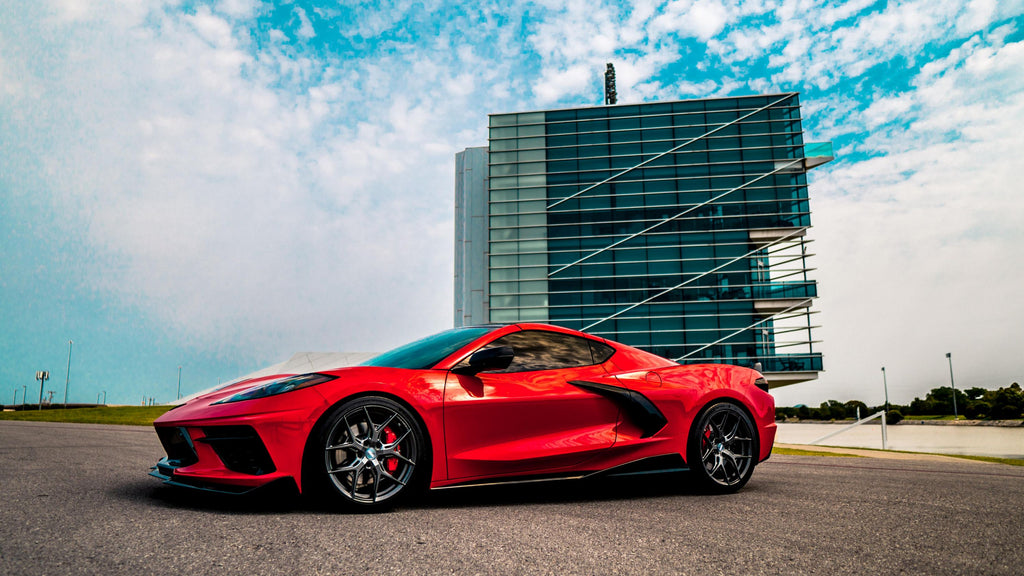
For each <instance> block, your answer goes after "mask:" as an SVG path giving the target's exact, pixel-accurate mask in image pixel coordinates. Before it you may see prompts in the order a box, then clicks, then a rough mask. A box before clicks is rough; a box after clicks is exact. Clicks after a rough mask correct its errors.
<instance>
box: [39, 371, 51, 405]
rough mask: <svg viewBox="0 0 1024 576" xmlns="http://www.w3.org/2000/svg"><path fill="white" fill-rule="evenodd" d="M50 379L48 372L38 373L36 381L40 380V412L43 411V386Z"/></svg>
mask: <svg viewBox="0 0 1024 576" xmlns="http://www.w3.org/2000/svg"><path fill="white" fill-rule="evenodd" d="M49 379H50V373H49V372H47V371H46V370H40V371H39V372H36V380H39V410H42V409H43V384H45V383H46V381H47V380H49Z"/></svg>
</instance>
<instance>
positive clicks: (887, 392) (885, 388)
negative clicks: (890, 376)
mask: <svg viewBox="0 0 1024 576" xmlns="http://www.w3.org/2000/svg"><path fill="white" fill-rule="evenodd" d="M882 388H883V389H884V390H885V412H886V414H888V413H889V383H888V382H886V380H885V366H882Z"/></svg>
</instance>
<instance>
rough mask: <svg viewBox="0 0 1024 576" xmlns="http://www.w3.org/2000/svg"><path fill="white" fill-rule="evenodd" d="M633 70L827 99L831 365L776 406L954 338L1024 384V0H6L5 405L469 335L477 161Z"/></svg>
mask: <svg viewBox="0 0 1024 576" xmlns="http://www.w3.org/2000/svg"><path fill="white" fill-rule="evenodd" d="M607 62H612V63H614V65H615V69H616V72H617V81H618V94H619V103H620V104H627V103H637V102H652V101H658V100H678V99H687V98H703V97H715V96H730V95H749V94H760V93H778V92H789V91H796V92H800V94H801V102H802V113H803V117H804V130H805V140H806V141H811V142H814V141H831V142H833V144H834V147H835V150H836V160H835V161H834V162H832V163H830V164H827V165H825V166H823V167H821V168H817V169H815V170H814V171H812V172H811V173H809V182H810V197H811V210H812V217H811V218H812V224H813V228H812V229H811V230H810V233H809V238H810V239H811V240H812V241H813V244H812V245H811V246H812V250H811V251H812V252H813V253H814V254H815V256H814V257H813V258H812V259H811V264H812V266H813V267H814V268H815V271H814V273H813V276H814V278H815V279H816V280H817V281H818V293H819V295H820V297H819V299H818V300H816V301H815V303H814V310H815V311H817V314H816V315H815V316H814V323H815V325H819V326H820V328H819V329H817V330H816V331H815V337H816V339H820V340H821V342H820V343H819V344H817V345H816V346H817V347H816V350H817V351H821V352H822V353H823V354H824V365H825V372H823V373H822V374H821V376H820V378H819V379H818V380H816V381H813V382H808V383H804V384H799V385H795V386H790V387H786V388H781V389H778V390H777V391H775V395H776V399H777V403H778V404H779V405H794V404H799V403H803V404H808V405H817V404H819V403H820V402H823V401H825V400H827V399H836V400H840V401H846V400H850V399H860V400H863V401H865V402H867V403H868V404H880V403H881V402H882V401H883V382H882V374H881V367H882V366H884V367H886V375H887V383H888V391H889V398H890V400H891V401H892V402H901V403H906V402H909V401H910V400H912V399H913V398H914V397H917V396H922V397H923V396H924V395H925V394H926V393H927V391H928V390H930V389H931V388H934V387H937V386H944V385H948V384H949V379H950V372H949V364H948V363H947V359H946V356H945V355H946V353H947V352H948V353H951V354H952V365H953V370H954V375H955V382H956V385H957V387H958V388H959V387H963V388H968V387H972V386H980V387H985V388H998V387H1000V386H1007V385H1009V384H1010V383H1011V382H1024V362H1022V360H1024V336H1022V331H1021V328H1020V327H1021V326H1022V325H1024V298H1021V297H1020V292H1021V288H1022V286H1024V197H1022V193H1024V185H1022V183H1021V177H1020V176H1019V174H1018V173H1019V172H1020V169H1021V168H1022V167H1024V163H1022V161H1021V157H1022V155H1024V0H999V1H997V0H972V1H967V0H965V1H960V0H944V1H942V2H937V1H935V0H907V1H891V2H886V1H868V0H852V1H849V2H835V1H832V2H826V1H817V0H735V1H731V0H673V1H667V2H664V1H645V0H641V1H637V2H632V3H619V2H610V3H609V2H602V1H600V0H586V1H576V0H570V1H568V2H565V1H547V0H540V1H530V2H520V1H517V0H501V1H500V2H492V1H487V0H483V1H480V2H473V3H453V2H441V1H433V0H425V1H416V2H413V1H407V0H398V1H393V2H389V1H381V2H351V1H344V2H326V1H302V0H296V1H294V2H287V1H279V2H273V3H272V2H258V1H255V0H223V1H220V2H197V1H184V0H36V1H33V2H17V1H13V0H0V400H2V402H3V403H11V402H13V401H14V400H15V399H17V400H18V402H20V401H21V398H22V397H23V395H24V394H25V393H27V394H28V397H29V400H30V401H32V399H37V398H38V393H39V383H38V381H36V380H34V376H35V373H36V371H38V370H48V371H49V372H50V380H49V381H48V382H47V383H46V389H47V390H53V391H55V394H54V401H55V402H62V401H63V398H64V391H65V389H67V390H68V393H67V394H68V401H69V402H94V401H96V399H97V396H98V395H99V394H102V393H103V392H104V391H105V392H106V394H107V397H106V399H107V402H109V403H123V404H139V403H141V402H143V401H146V399H148V398H153V399H154V401H156V402H167V401H170V400H173V399H174V398H175V397H176V396H177V393H178V374H179V367H181V370H180V373H181V384H180V389H181V394H182V395H187V394H190V393H193V392H196V391H199V390H202V389H205V388H209V387H211V386H214V385H216V384H217V383H218V382H221V381H228V380H231V379H234V378H237V377H239V376H242V375H244V374H247V373H249V372H252V371H254V370H257V369H260V368H263V367H265V366H268V365H271V364H275V363H278V362H281V361H283V360H286V359H288V358H289V357H290V356H291V355H292V354H293V353H294V352H298V351H345V352H365V351H383V350H387V349H389V348H391V347H394V346H397V345H399V344H402V343H404V342H407V341H410V340H412V339H415V338H418V337H421V336H424V335H426V334H429V333H432V332H436V331H440V330H443V329H446V328H449V327H451V325H452V315H453V312H452V306H453V304H452V303H453V282H452V276H453V238H454V223H453V201H454V173H455V162H454V155H455V153H456V152H458V151H460V150H462V149H464V148H466V147H470V146H480V145H485V144H486V139H487V132H486V124H487V114H488V113H498V112H514V111H524V110H537V109H549V108H558V107H576V106H586V105H599V104H601V103H602V102H603V92H602V85H603V72H604V69H605V63H607ZM72 341H73V344H69V342H72ZM69 353H70V354H69ZM69 355H70V363H69ZM69 364H70V370H69V369H68V366H69Z"/></svg>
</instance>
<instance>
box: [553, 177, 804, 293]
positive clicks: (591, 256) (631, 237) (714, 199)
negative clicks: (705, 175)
mask: <svg viewBox="0 0 1024 576" xmlns="http://www.w3.org/2000/svg"><path fill="white" fill-rule="evenodd" d="M800 162H803V158H798V159H796V160H793V161H792V162H788V163H786V164H785V165H783V166H781V167H779V168H776V169H775V170H772V171H771V172H768V173H767V174H762V175H760V176H758V177H757V178H754V179H753V180H750V181H749V182H744V183H743V184H740V185H739V186H737V187H735V188H733V189H731V190H726V191H725V192H722V193H721V194H719V195H718V196H714V197H711V198H708V199H707V200H705V201H704V202H701V203H700V204H694V205H693V206H690V207H689V208H687V209H686V210H683V211H682V212H680V213H679V214H676V215H675V216H670V217H668V218H665V219H664V220H662V221H660V222H658V223H657V224H652V225H650V226H648V227H647V228H644V229H643V230H641V231H639V232H636V233H634V234H630V235H629V236H626V237H625V238H623V239H622V240H618V241H616V242H613V243H611V244H609V245H608V246H605V247H604V248H601V249H600V250H595V251H593V252H591V253H590V254H587V255H586V256H584V257H583V258H580V259H579V260H576V261H575V262H572V263H569V264H566V265H565V266H562V267H561V268H559V269H558V270H555V271H554V272H549V273H548V278H550V277H552V276H554V275H555V274H558V273H559V272H561V271H562V270H566V269H568V268H572V267H573V266H575V265H577V264H579V263H581V262H585V261H587V260H589V259H591V258H593V257H594V256H597V255H598V254H600V253H601V252H604V251H605V250H611V249H612V248H615V247H616V246H619V245H621V244H623V243H625V242H629V241H630V240H632V239H633V238H636V237H637V236H641V235H643V234H646V233H648V232H650V231H651V230H654V229H655V228H657V227H659V226H661V225H662V224H666V223H668V222H671V221H673V220H675V219H676V218H680V217H682V216H685V215H686V214H689V213H690V212H693V211H694V210H696V209H698V208H700V207H702V206H707V205H708V204H710V203H712V202H715V201H717V200H720V199H722V198H724V197H725V196H727V195H729V194H732V193H733V192H735V191H737V190H742V189H743V188H746V187H747V186H750V185H751V184H753V183H755V182H758V181H760V180H763V179H765V178H767V177H769V176H771V175H773V174H776V173H778V172H780V171H782V170H785V169H786V168H789V167H790V166H793V165H794V164H799V163H800Z"/></svg>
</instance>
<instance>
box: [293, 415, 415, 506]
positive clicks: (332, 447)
mask: <svg viewBox="0 0 1024 576" xmlns="http://www.w3.org/2000/svg"><path fill="white" fill-rule="evenodd" d="M307 456H308V457H309V458H308V462H309V464H310V466H309V471H310V472H311V473H312V474H314V478H312V479H311V480H312V481H313V482H312V484H313V485H312V486H311V487H313V488H314V490H311V492H312V494H313V495H314V497H324V498H326V500H327V502H326V503H327V504H329V505H333V506H335V507H338V508H341V509H343V510H347V511H366V512H370V511H381V510H387V509H389V508H391V507H392V506H394V505H395V504H397V503H399V502H401V501H402V500H404V499H406V498H408V497H410V496H412V495H413V494H415V493H417V492H420V491H421V490H422V489H423V488H424V487H425V485H426V481H427V480H428V479H429V477H430V445H429V443H428V441H427V435H426V433H425V432H424V430H423V425H422V424H421V423H420V420H419V418H417V417H416V415H415V414H413V413H412V412H410V411H409V410H408V409H407V408H406V407H405V406H403V405H402V404H399V403H398V402H395V401H394V400H391V399H390V398H384V397H381V396H363V397H360V398H354V399H352V400H349V401H348V402H345V403H343V404H341V405H340V406H338V407H336V408H335V409H334V410H332V411H331V412H330V414H328V416H327V417H326V418H325V419H324V420H323V421H322V423H321V424H320V426H319V428H318V430H317V432H316V433H315V440H314V442H312V443H311V445H310V452H309V453H308V454H307Z"/></svg>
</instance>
